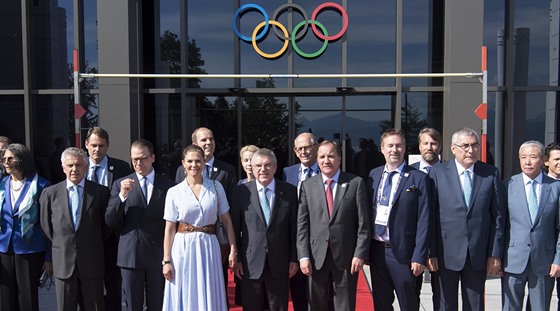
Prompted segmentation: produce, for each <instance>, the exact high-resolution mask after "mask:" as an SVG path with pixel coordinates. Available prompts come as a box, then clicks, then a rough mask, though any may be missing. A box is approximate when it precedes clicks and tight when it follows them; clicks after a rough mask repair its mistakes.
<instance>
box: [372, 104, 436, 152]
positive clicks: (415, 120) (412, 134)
mask: <svg viewBox="0 0 560 311" xmlns="http://www.w3.org/2000/svg"><path fill="white" fill-rule="evenodd" d="M401 121H402V127H401V130H402V131H403V132H404V134H405V137H406V141H407V144H406V151H407V153H416V152H417V150H416V149H417V148H416V146H417V144H416V140H417V137H418V133H419V132H420V130H421V129H423V128H424V127H426V126H427V122H426V120H424V119H422V113H421V112H420V111H419V110H418V108H415V107H411V106H410V105H408V104H406V105H405V106H404V107H403V108H402V109H401ZM391 128H393V122H392V121H391V120H383V121H381V122H379V130H380V131H379V134H383V132H385V131H386V130H388V129H391ZM415 148H416V149H415Z"/></svg>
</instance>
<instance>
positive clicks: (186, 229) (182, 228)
mask: <svg viewBox="0 0 560 311" xmlns="http://www.w3.org/2000/svg"><path fill="white" fill-rule="evenodd" d="M177 232H179V233H191V232H204V233H208V234H216V225H206V226H203V227H197V226H193V225H191V224H187V223H184V222H179V226H178V227H177Z"/></svg>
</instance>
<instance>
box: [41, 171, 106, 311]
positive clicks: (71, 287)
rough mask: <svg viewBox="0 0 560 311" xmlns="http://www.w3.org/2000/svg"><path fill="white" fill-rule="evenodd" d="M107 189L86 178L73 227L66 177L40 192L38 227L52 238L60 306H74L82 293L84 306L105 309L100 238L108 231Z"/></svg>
mask: <svg viewBox="0 0 560 311" xmlns="http://www.w3.org/2000/svg"><path fill="white" fill-rule="evenodd" d="M109 195H110V193H109V189H108V188H107V187H104V186H100V185H98V184H96V183H93V182H91V181H89V180H85V182H84V189H83V195H82V198H81V202H82V203H81V204H82V205H81V212H80V214H81V216H80V220H79V223H78V225H77V229H74V225H73V223H72V216H71V213H70V204H69V202H68V190H67V188H66V180H64V181H62V182H60V183H58V184H56V185H54V186H51V187H48V188H46V189H45V190H43V193H42V194H41V198H40V199H39V202H40V204H41V214H40V219H41V228H42V229H43V232H44V233H45V235H46V236H47V238H48V239H49V240H50V241H51V242H52V263H53V273H54V277H55V286H56V300H57V305H58V309H59V310H76V309H77V303H78V302H77V300H78V295H79V294H81V295H82V298H83V302H84V307H85V309H86V310H104V309H105V306H104V302H103V274H104V265H103V239H104V238H105V237H106V236H107V235H108V233H109V232H110V231H109V230H108V228H107V227H106V226H105V221H104V214H105V209H106V208H107V202H108V201H109Z"/></svg>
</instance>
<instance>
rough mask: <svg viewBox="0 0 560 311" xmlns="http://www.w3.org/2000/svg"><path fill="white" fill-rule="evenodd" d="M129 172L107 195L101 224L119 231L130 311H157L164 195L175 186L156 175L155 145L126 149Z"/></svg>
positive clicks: (160, 289) (160, 295) (141, 144)
mask: <svg viewBox="0 0 560 311" xmlns="http://www.w3.org/2000/svg"><path fill="white" fill-rule="evenodd" d="M130 159H131V161H132V164H133V167H134V171H135V172H134V173H133V174H131V175H128V176H126V177H124V178H121V179H118V180H117V181H116V182H115V183H114V184H113V188H112V190H111V199H110V200H109V206H108V208H107V211H106V212H105V221H106V222H107V225H108V226H110V227H112V228H117V229H118V232H120V236H119V247H118V258H117V265H118V266H119V267H120V268H121V275H122V287H123V291H124V296H125V301H126V305H127V308H128V309H129V310H142V309H143V308H144V292H145V293H146V307H147V309H148V310H160V309H161V307H162V303H163V290H164V288H165V279H164V277H163V275H162V273H161V264H160V263H161V259H162V258H163V236H164V234H163V233H164V228H165V220H164V219H163V210H164V207H165V196H166V194H167V190H168V189H169V188H171V187H173V186H174V185H175V183H174V182H173V181H172V180H170V179H168V178H166V177H164V176H162V175H159V174H156V173H155V170H154V168H153V163H154V162H155V154H154V146H153V145H152V143H151V142H149V141H147V140H144V139H140V140H137V141H135V142H133V143H132V145H131V147H130Z"/></svg>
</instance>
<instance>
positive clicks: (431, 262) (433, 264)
mask: <svg viewBox="0 0 560 311" xmlns="http://www.w3.org/2000/svg"><path fill="white" fill-rule="evenodd" d="M428 270H430V272H436V271H438V261H437V257H430V258H428Z"/></svg>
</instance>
